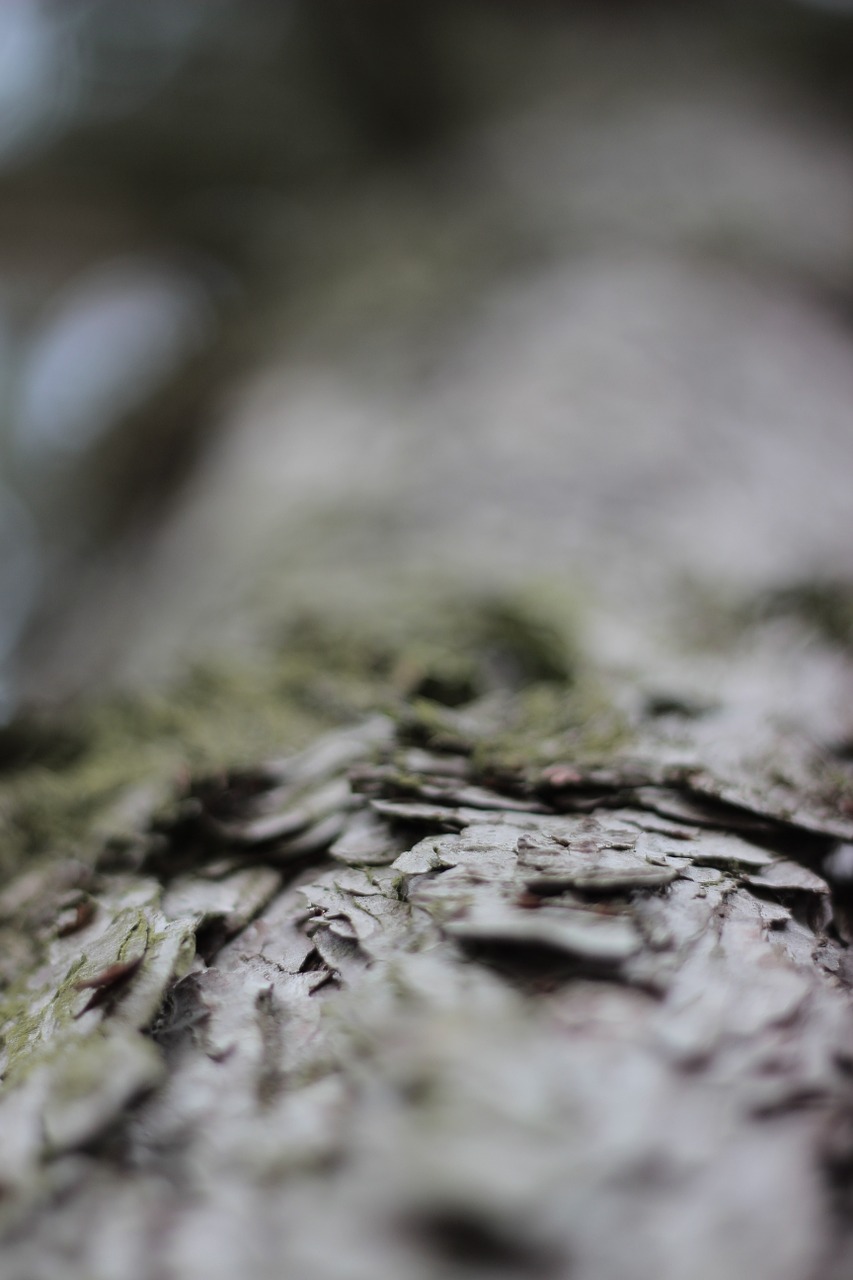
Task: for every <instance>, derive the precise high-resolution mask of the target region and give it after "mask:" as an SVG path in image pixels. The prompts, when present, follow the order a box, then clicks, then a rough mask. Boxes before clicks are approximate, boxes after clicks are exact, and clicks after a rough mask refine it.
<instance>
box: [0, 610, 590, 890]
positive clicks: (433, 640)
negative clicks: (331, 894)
mask: <svg viewBox="0 0 853 1280" xmlns="http://www.w3.org/2000/svg"><path fill="white" fill-rule="evenodd" d="M578 666H579V659H578V646H577V641H576V625H575V616H574V603H573V602H572V601H571V600H569V599H568V598H567V597H566V596H565V595H563V594H561V593H560V592H557V591H554V590H553V589H551V588H549V587H547V586H545V587H542V586H539V587H536V588H535V589H530V590H526V591H525V592H523V593H515V594H510V595H504V596H501V597H496V596H494V595H484V596H482V597H481V598H479V599H474V600H472V599H469V598H467V597H466V598H461V597H460V596H452V595H451V596H448V595H447V594H444V595H442V594H441V593H433V592H430V591H425V592H424V594H423V597H422V598H421V597H415V598H413V599H409V600H408V601H407V602H403V603H401V604H400V605H399V607H398V608H397V609H396V610H394V611H392V612H390V613H389V612H388V611H386V610H365V612H364V613H362V614H360V615H359V616H346V617H344V616H343V615H336V617H335V619H334V620H329V619H320V618H316V617H315V618H311V617H307V616H302V617H300V618H297V619H295V620H293V621H292V622H291V623H290V624H289V625H288V626H287V627H286V628H284V629H281V630H279V633H278V634H277V635H276V636H274V637H273V638H272V642H271V643H270V646H269V648H268V650H267V652H266V653H265V654H264V655H263V656H262V657H259V658H258V660H257V661H248V662H245V663H243V664H235V665H231V666H229V665H225V664H221V665H214V664H210V663H208V664H205V665H199V666H197V667H196V668H195V669H194V670H192V671H191V672H190V673H189V674H188V675H187V676H186V677H185V679H184V680H183V681H182V682H181V683H180V684H179V685H177V686H175V687H173V688H171V689H168V690H163V691H160V692H157V693H149V694H145V695H138V696H128V695H125V696H113V697H110V698H107V699H104V700H103V701H102V702H100V703H98V704H96V705H87V706H78V707H70V708H67V709H66V711H65V712H64V713H63V715H61V716H56V717H54V718H53V720H50V719H47V718H44V717H42V718H41V719H40V720H39V722H38V724H36V723H35V721H33V722H32V723H31V724H30V725H27V724H26V723H24V722H20V723H19V724H18V726H16V729H15V732H14V734H10V736H9V738H8V741H7V747H8V750H7V752H6V755H5V758H4V755H3V752H2V750H0V876H4V877H5V876H8V875H9V874H10V873H11V872H12V871H14V870H15V869H16V868H17V867H19V866H20V865H21V863H22V862H23V861H25V860H28V859H31V858H33V857H36V856H42V855H44V854H48V855H50V856H61V855H69V854H73V855H74V856H76V857H79V858H82V859H83V860H85V861H87V862H93V861H94V860H95V858H96V857H97V855H98V853H99V851H100V848H101V846H102V842H103V840H104V839H105V838H106V837H107V836H114V837H117V838H119V839H122V838H124V837H130V838H132V836H133V834H134V832H135V831H138V830H139V829H141V828H143V827H144V826H145V825H146V823H147V821H148V819H149V818H150V816H151V814H152V812H154V811H155V810H156V809H157V808H158V806H159V805H160V804H162V803H165V802H166V800H167V799H168V797H169V796H170V795H171V794H173V793H174V791H175V790H176V788H177V786H178V783H179V781H180V780H181V779H182V778H185V777H186V776H187V774H188V773H192V772H207V773H209V772H211V771H216V770H219V769H224V768H230V767H245V766H248V765H251V764H254V763H256V762H257V761H258V760H262V759H264V758H268V757H270V756H280V755H282V754H286V753H287V752H289V751H293V750H296V749H299V748H300V747H302V746H304V745H305V744H307V743H308V742H310V741H311V740H312V739H313V738H314V737H316V736H317V735H318V734H319V733H321V732H323V731H325V730H327V729H329V728H331V727H334V726H335V725H338V724H341V723H344V722H348V721H351V720H354V719H357V718H358V717H359V716H361V715H363V714H365V713H366V712H368V711H370V710H374V709H376V708H383V709H391V708H392V707H395V706H399V705H400V703H401V701H402V700H405V699H411V698H415V699H417V698H418V696H419V695H420V694H422V693H430V694H432V695H433V696H432V699H422V700H421V701H420V702H416V706H417V708H418V710H417V711H416V713H415V714H416V715H420V716H421V718H422V719H423V720H427V719H429V717H430V716H431V715H432V710H431V709H432V708H436V707H438V708H439V709H440V710H443V707H444V706H445V705H446V704H448V703H450V704H460V703H462V704H464V703H465V702H466V701H468V700H469V699H470V698H474V697H479V696H481V695H483V694H488V693H493V692H495V691H496V690H505V691H513V692H518V691H522V692H523V691H525V690H527V691H528V692H527V693H523V697H522V711H521V713H520V714H521V723H520V725H519V726H517V727H516V726H509V729H511V730H512V731H513V732H515V733H522V734H526V737H527V738H529V739H530V740H531V742H532V740H533V739H534V737H535V735H536V734H537V733H538V732H544V734H545V736H548V733H549V732H550V729H549V727H550V726H551V725H552V724H553V725H555V726H559V725H560V724H562V723H563V721H564V720H565V714H564V711H560V712H554V711H552V710H551V709H550V708H549V707H548V706H546V703H547V697H545V696H544V695H537V694H536V693H535V692H532V689H534V688H535V684H536V682H541V681H542V680H543V679H546V680H548V681H550V682H551V684H552V686H553V688H554V690H555V692H554V695H553V698H554V703H555V705H560V706H564V703H565V698H566V696H567V695H568V691H570V690H571V688H572V686H573V683H574V681H575V678H576V675H577V671H578ZM558 691H559V692H558ZM528 694H529V696H528ZM561 699H562V702H561ZM573 701H574V702H576V701H577V699H576V697H575V695H571V697H569V702H573ZM434 718H435V731H436V733H439V732H440V731H441V726H440V724H439V717H438V715H436V716H435V717H434ZM570 718H571V717H570ZM543 726H544V729H543ZM1 745H2V744H0V746H1ZM4 764H5V768H4Z"/></svg>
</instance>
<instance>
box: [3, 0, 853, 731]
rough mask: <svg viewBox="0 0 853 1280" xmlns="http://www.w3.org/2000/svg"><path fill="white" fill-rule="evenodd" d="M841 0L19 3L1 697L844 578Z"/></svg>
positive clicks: (844, 68)
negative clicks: (349, 623) (437, 618)
mask: <svg viewBox="0 0 853 1280" xmlns="http://www.w3.org/2000/svg"><path fill="white" fill-rule="evenodd" d="M851 54H853V4H846V3H843V2H842V0H835V2H834V3H830V2H829V0H826V2H825V3H822V4H818V3H805V2H804V0H799V2H797V0H765V2H763V3H762V2H761V0H740V3H737V4H725V3H715V4H713V5H712V4H704V5H703V4H692V3H689V2H688V0H680V2H679V3H671V4H667V3H662V2H661V3H652V2H651V0H650V2H649V3H643V2H642V0H633V2H631V0H621V2H619V3H617V2H616V0H608V2H605V0H599V2H598V3H595V4H592V3H589V4H583V3H580V2H575V3H571V2H569V0H564V2H563V3H558V2H557V0H552V2H551V3H547V2H546V0H541V2H536V0H525V2H524V3H521V0H518V2H517V3H512V2H511V0H505V2H503V3H501V2H498V0H494V2H493V3H487V2H485V0H481V2H479V3H477V2H475V0H453V2H452V3H451V2H450V0H447V2H446V3H445V2H442V0H434V2H433V3H430V4H428V5H427V4H420V3H415V2H414V0H411V2H410V0H279V2H278V3H273V2H272V0H269V2H268V3H264V2H262V0H205V2H204V3H201V2H200V0H146V3H145V4H138V3H132V2H131V0H127V2H122V0H4V3H3V4H2V5H0V403H2V418H0V459H2V473H0V549H1V550H2V554H1V555H0V686H2V698H3V714H4V715H6V716H9V715H12V714H13V713H14V711H15V709H16V708H18V707H20V706H21V705H26V704H29V703H33V702H40V703H48V704H53V703H57V702H61V701H62V700H64V699H67V698H68V697H70V696H72V695H75V694H80V693H84V694H85V693H87V692H90V691H100V690H102V689H103V688H105V687H114V686H116V685H128V684H131V685H133V684H137V685H138V684H140V683H142V684H145V683H150V682H152V681H153V682H157V681H161V680H164V679H167V678H170V677H172V676H174V675H175V674H177V673H179V672H180V671H181V670H182V669H183V668H184V667H185V666H186V665H187V664H188V663H190V662H191V661H195V660H197V659H198V658H199V656H201V655H206V654H208V653H210V654H214V655H218V654H231V653H241V654H245V653H247V652H254V651H256V649H257V647H258V646H259V645H260V646H262V644H263V642H264V637H268V636H269V635H270V634H272V633H273V632H274V630H275V628H276V627H277V626H280V624H282V622H284V621H286V620H287V619H289V618H293V617H295V616H297V615H299V614H301V613H304V612H305V611H306V610H308V611H315V612H317V611H319V612H320V613H322V612H324V611H335V610H346V609H358V608H367V609H371V610H374V611H379V613H380V614H381V612H382V611H383V610H387V611H388V612H389V614H391V613H393V611H394V609H395V608H396V607H397V601H398V600H399V599H401V598H402V596H401V593H405V592H410V593H411V592H413V591H414V592H416V593H417V592H418V591H420V590H421V589H422V588H423V590H426V589H427V587H426V586H425V585H423V584H432V583H435V582H436V581H441V582H448V583H451V584H452V585H453V586H455V587H456V588H458V589H459V590H461V591H462V592H463V593H464V591H465V590H467V589H468V588H469V587H470V588H472V589H473V588H474V587H476V589H477V590H481V589H483V588H484V587H487V588H489V589H491V588H495V589H502V588H504V587H512V586H513V585H514V584H517V583H519V582H526V581H529V580H531V579H532V578H534V577H535V578H540V577H541V578H547V579H548V580H549V581H559V582H565V583H566V584H567V585H568V586H569V587H570V588H571V589H572V590H575V591H580V592H582V593H586V595H587V597H588V598H590V599H594V600H595V601H596V602H597V604H598V605H599V606H600V607H601V608H602V609H603V610H604V611H605V612H606V611H607V610H608V609H609V610H610V611H611V613H612V614H613V615H614V616H616V615H619V616H628V615H630V616H632V617H638V618H643V617H651V616H653V615H655V614H657V616H662V615H661V611H662V610H663V612H664V613H665V612H666V609H667V608H668V604H667V602H668V601H671V599H672V597H673V593H675V594H678V593H679V592H683V591H686V590H687V589H688V586H690V585H691V584H692V586H695V585H696V584H699V585H700V586H701V587H702V589H703V590H706V591H708V592H714V591H717V590H733V591H735V592H739V593H741V594H742V595H743V596H745V597H749V596H751V595H756V594H760V593H761V592H764V591H768V590H775V591H778V590H779V589H782V590H784V589H785V588H786V587H787V586H788V585H789V584H791V583H797V582H804V581H805V582H814V581H817V580H821V581H822V580H833V581H838V580H842V581H847V582H849V581H850V578H851V571H853V565H851V559H850V546H851V540H853V136H852V135H851V123H853V77H852V76H851V66H853V61H851Z"/></svg>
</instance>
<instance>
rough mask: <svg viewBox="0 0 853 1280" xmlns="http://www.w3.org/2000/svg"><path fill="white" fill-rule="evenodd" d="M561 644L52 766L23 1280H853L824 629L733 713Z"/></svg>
mask: <svg viewBox="0 0 853 1280" xmlns="http://www.w3.org/2000/svg"><path fill="white" fill-rule="evenodd" d="M551 605H552V607H551V608H550V610H549V609H547V608H545V607H544V606H543V605H542V603H541V602H540V603H539V604H538V605H536V606H535V607H534V606H533V605H532V604H531V602H530V600H525V601H523V602H522V601H519V600H518V599H502V600H500V601H497V600H489V601H487V602H482V603H481V604H480V605H479V606H477V607H474V606H469V608H468V609H467V611H466V610H463V611H462V613H460V612H458V610H457V607H455V606H452V605H449V604H445V606H444V608H443V611H437V612H433V613H432V615H431V616H432V618H433V621H432V623H431V624H430V625H427V623H426V620H425V619H421V622H420V623H419V624H418V625H417V626H416V627H414V628H413V630H412V631H411V633H410V635H409V636H408V637H406V636H405V635H404V634H403V632H402V630H400V631H399V632H398V634H397V635H396V637H395V639H394V640H393V642H392V641H388V642H386V644H385V645H384V646H382V645H378V646H377V644H376V641H375V636H374V638H373V639H371V638H370V637H369V636H367V635H362V636H361V637H360V638H359V637H358V636H356V635H351V636H349V638H348V640H349V643H348V644H347V645H344V646H343V648H336V643H337V642H336V641H335V640H334V638H333V637H332V636H329V635H326V636H325V637H324V639H323V643H322V644H321V643H320V636H319V634H318V633H317V632H316V631H314V632H311V643H310V644H309V645H305V646H304V647H303V649H302V650H301V651H300V647H299V643H298V642H297V638H296V633H294V635H293V636H292V637H291V647H290V651H289V657H288V659H287V662H284V660H282V661H281V662H278V663H276V662H275V661H273V660H270V662H269V663H267V664H266V665H265V666H264V667H263V668H259V670H258V671H255V672H250V673H247V674H245V675H242V676H240V677H239V678H238V677H236V676H234V675H231V676H229V677H228V678H227V679H226V678H225V677H224V676H220V677H218V678H217V679H216V680H214V677H213V675H212V674H211V673H210V672H208V673H206V674H205V675H204V676H202V675H199V676H198V677H196V678H195V679H194V680H193V681H191V682H190V683H189V684H188V685H187V686H186V687H185V688H184V689H183V690H182V691H177V692H176V693H175V696H174V697H173V698H171V699H170V700H168V702H166V701H164V702H163V703H162V704H156V705H152V704H148V705H147V706H143V705H142V704H135V703H130V702H126V703H124V704H122V705H121V706H117V705H113V706H112V707H110V708H102V709H101V710H100V711H98V712H92V713H89V718H88V720H87V721H86V723H85V724H84V722H83V719H82V718H80V719H79V720H78V722H77V723H72V724H71V726H70V727H66V729H65V731H64V734H65V736H64V737H63V736H62V735H60V734H59V730H58V728H57V729H55V732H54V734H53V736H52V737H51V732H50V726H47V725H45V724H41V725H39V726H33V725H29V726H24V725H21V726H18V727H17V728H16V731H15V735H11V734H10V737H9V739H8V741H7V759H8V765H7V773H6V777H5V781H4V783H3V806H4V820H5V822H6V830H7V840H6V848H7V857H8V866H9V871H8V878H7V884H6V888H5V890H4V891H3V895H2V899H0V911H2V916H3V937H4V950H3V979H4V994H3V1003H4V1007H3V1020H4V1042H3V1071H4V1082H3V1094H2V1100H0V1135H2V1150H3V1178H2V1181H3V1193H4V1195H3V1202H2V1205H0V1211H2V1231H3V1235H2V1244H0V1257H1V1258H2V1269H3V1273H4V1275H5V1276H9V1277H10V1278H12V1277H14V1278H15V1280H17V1278H18V1277H20V1280H24V1277H26V1278H27V1280H31V1278H32V1277H36V1276H48V1275H57V1274H62V1275H65V1276H72V1277H80V1280H84V1277H85V1278H86V1280H90V1278H91V1277H104V1278H106V1277H112V1276H115V1275H117V1274H122V1275H125V1276H128V1277H134V1278H135V1277H139V1278H140V1280H142V1278H143V1277H144V1278H146V1280H147V1278H148V1277H151V1278H152V1280H154V1277H165V1276H168V1277H176V1278H181V1280H183V1278H184V1277H186V1278H187V1280H189V1278H194V1277H196V1276H198V1277H202V1276H204V1277H206V1278H209V1277H220V1276H221V1277H223V1280H224V1278H225V1277H228V1278H229V1280H231V1278H233V1277H234V1276H235V1275H251V1276H253V1277H266V1276H269V1277H273V1276H280V1275H283V1274H284V1275H292V1276H309V1275H310V1276H312V1277H328V1280H338V1278H339V1277H353V1280H356V1278H360V1277H365V1280H367V1277H370V1278H371V1280H382V1278H383V1277H386V1276H387V1277H389V1280H390V1277H399V1276H401V1275H406V1276H412V1277H448V1278H452V1277H460V1278H461V1277H465V1276H470V1275H482V1276H496V1275H506V1276H514V1277H515V1276H517V1277H564V1276H565V1277H567V1276H573V1277H576V1276H577V1277H588V1278H589V1280H605V1278H606V1277H613V1276H620V1277H627V1278H629V1280H633V1278H635V1277H636V1278H637V1280H645V1277H649V1280H651V1278H652V1277H655V1278H656V1280H657V1278H658V1277H673V1280H675V1277H678V1278H679V1280H682V1278H683V1277H690V1278H693V1277H696V1278H697V1280H699V1278H702V1280H704V1278H705V1277H708V1278H709V1280H710V1278H711V1277H718V1276H721V1275H726V1276H730V1277H744V1280H745V1278H746V1277H747V1276H749V1277H767V1278H768V1280H770V1277H773V1280H780V1278H781V1280H808V1278H811V1277H818V1276H821V1277H829V1276H831V1277H838V1280H841V1277H842V1276H844V1275H846V1274H848V1273H849V1270H848V1269H849V1267H850V1265H851V1262H853V1251H851V1237H850V1231H849V1203H848V1187H849V1169H850V1164H851V1160H853V1140H851V1138H850V1115H851V1105H853V1089H851V1083H850V1082H851V1074H853V1022H851V1013H853V1007H852V1006H851V981H853V967H851V962H850V952H849V948H848V941H849V939H850V937H851V917H850V914H849V907H850V901H851V895H850V889H849V885H850V881H851V870H852V869H851V858H850V849H851V844H850V843H849V842H851V841H853V790H851V785H850V782H851V779H850V768H849V750H848V749H845V747H844V744H843V743H839V742H838V740H837V738H835V737H833V735H834V734H835V733H836V726H835V722H834V720H833V719H832V715H831V714H830V711H829V710H828V709H826V710H825V711H823V712H821V713H820V714H822V715H823V716H824V719H823V722H822V726H823V727H822V733H823V737H822V739H821V736H820V732H821V728H820V725H819V724H818V722H817V720H816V719H813V721H812V722H811V723H799V724H797V723H795V722H794V721H793V720H792V718H791V717H790V715H789V717H788V720H787V722H785V721H784V718H783V717H780V715H779V714H778V710H779V707H780V706H782V703H781V702H780V701H779V699H778V689H779V685H778V683H774V682H773V680H770V687H771V689H774V690H776V694H775V695H773V696H771V695H770V694H768V695H767V697H765V698H764V700H763V701H762V699H761V698H757V697H756V696H755V685H754V683H753V684H751V685H749V686H748V687H749V688H751V689H752V697H751V700H747V699H745V698H744V696H743V690H744V688H745V687H747V685H746V684H745V676H744V673H745V672H748V671H749V670H750V669H751V664H753V663H754V662H755V660H756V654H758V653H760V654H761V655H762V669H763V670H764V671H765V672H766V673H768V674H769V675H772V673H773V672H774V670H775V669H776V668H775V666H774V663H775V662H776V660H777V659H778V656H779V655H778V650H777V648H775V647H774V645H775V641H774V639H773V633H772V632H768V631H767V630H766V626H767V623H766V617H765V614H766V613H767V612H768V611H769V612H771V613H772V612H774V611H775V615H776V616H777V622H778V613H779V610H787V614H786V616H787V617H788V622H789V623H791V625H792V626H796V625H799V624H797V623H796V622H795V621H792V617H791V610H792V609H793V605H791V601H790V600H788V601H787V602H784V601H783V602H782V603H781V604H780V603H779V602H778V601H777V602H776V603H775V604H774V605H773V606H772V608H771V606H770V605H768V609H767V610H764V611H762V610H759V611H758V613H759V614H760V615H761V616H760V617H756V618H754V619H753V620H752V621H747V622H746V623H744V621H743V619H739V620H738V622H737V624H736V625H735V623H732V624H731V625H732V628H733V634H735V632H737V636H738V639H737V642H731V643H730V647H729V651H728V655H727V657H726V660H725V663H724V664H722V665H724V666H726V668H727V675H726V678H725V679H722V678H718V679H717V680H716V682H714V683H713V689H714V697H713V698H709V697H706V699H705V700H704V701H703V700H702V698H701V697H700V696H699V692H701V689H702V688H703V687H704V688H705V690H706V693H707V692H708V690H709V689H711V687H712V682H711V681H710V680H709V679H708V677H707V671H708V667H707V663H708V658H707V655H704V656H703V655H702V654H701V653H700V652H698V651H696V650H693V651H692V652H687V651H685V652H684V653H683V654H682V658H681V667H680V671H681V674H682V678H681V679H680V681H676V682H674V683H673V684H672V685H670V686H669V687H663V686H661V684H660V681H659V678H658V677H657V676H656V675H655V674H654V673H650V672H646V673H645V674H644V673H643V672H642V671H641V670H638V669H634V670H631V671H628V670H626V669H624V668H623V669H621V670H620V669H617V668H615V667H610V668H606V667H602V666H601V665H596V664H594V663H593V662H592V661H591V660H590V658H589V656H588V653H587V646H586V645H585V644H584V642H583V640H582V628H581V629H578V628H575V629H574V631H572V632H570V631H568V630H567V629H566V627H565V617H566V616H567V615H566V611H565V610H563V609H561V608H557V607H555V605H554V602H553V601H552V602H551ZM799 608H800V605H799V604H798V605H797V610H799ZM797 610H794V612H795V613H796V611H797ZM439 616H440V617H443V618H444V619H445V620H446V622H447V626H448V631H447V633H446V634H444V635H442V634H441V630H442V626H443V625H444V624H440V625H439V624H437V623H436V622H435V618H436V617H439ZM737 628H740V630H739V631H737ZM762 628H764V629H762ZM750 629H751V630H750ZM309 630H310V629H309ZM302 634H303V637H304V635H305V634H306V633H305V630H304V628H303V631H302ZM425 637H428V638H429V642H428V641H427V638H425ZM810 645H811V648H810V649H809V651H808V655H809V656H808V658H807V660H806V659H803V661H804V662H805V667H804V670H810V671H811V672H812V677H811V678H812V679H813V682H814V683H813V692H814V694H815V696H814V698H813V699H812V703H813V710H814V713H815V716H816V717H818V713H819V707H820V705H821V703H820V698H819V697H818V692H819V687H820V680H819V673H820V672H821V671H823V670H824V669H825V668H826V667H827V664H828V665H829V668H831V670H832V671H833V672H835V673H836V674H837V673H838V672H840V671H842V670H845V669H846V664H847V658H846V653H845V650H844V646H843V644H840V642H839V640H838V637H837V636H835V635H834V634H833V636H832V637H831V638H830V639H825V638H823V637H821V636H815V635H813V636H812V639H811V641H810ZM784 647H785V646H783V648H784ZM803 652H804V653H805V650H803ZM344 653H347V654H348V655H349V657H348V661H347V662H344V661H343V654H344ZM309 654H313V662H314V665H313V666H312V660H311V658H310V657H309ZM774 654H775V655H776V656H775V657H774ZM354 655H358V656H357V658H356V657H354ZM282 664H283V665H282ZM809 664H811V666H809ZM672 670H675V667H674V666H673V667H672ZM691 670H692V672H693V676H694V680H693V684H692V686H688V685H687V684H686V683H685V679H684V678H683V677H684V673H685V672H689V671H691ZM718 675H719V673H718ZM691 689H692V692H691ZM200 690H202V692H201V693H200ZM427 695H429V696H427ZM774 696H776V699H777V700H776V703H775V704H774V701H773V697H774ZM774 706H775V709H776V712H777V714H774ZM789 710H790V709H789ZM190 713H192V714H190ZM226 725H227V726H228V727H229V730H230V734H229V735H226V732H225V727H226ZM306 742H308V743H310V745H307V746H304V744H305V743H306ZM51 743H52V744H53V746H54V748H55V750H56V751H59V746H60V745H61V744H62V743H66V744H67V745H66V747H65V748H63V752H61V753H60V755H56V754H54V756H53V757H52V758H51V756H50V752H49V751H48V745H49V744H51ZM120 744H121V747H122V749H121V750H119V745H120ZM300 744H303V747H304V749H302V750H300V751H296V752H295V753H294V752H293V750H292V748H294V747H296V746H299V745H300ZM13 747H14V748H15V750H14V751H13ZM833 751H834V754H832V753H833ZM16 752H17V754H16ZM102 770H103V771H104V772H101V771H102ZM69 806H70V807H69ZM27 815H30V816H29V818H28V816H27ZM40 815H49V816H50V824H48V818H47V816H40ZM38 822H43V824H44V825H43V827H39V826H38V825H37V824H38ZM16 841H17V843H16ZM15 863H17V869H16V868H15V867H14V866H13V864H15Z"/></svg>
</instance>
